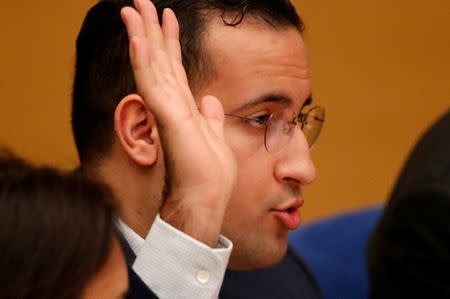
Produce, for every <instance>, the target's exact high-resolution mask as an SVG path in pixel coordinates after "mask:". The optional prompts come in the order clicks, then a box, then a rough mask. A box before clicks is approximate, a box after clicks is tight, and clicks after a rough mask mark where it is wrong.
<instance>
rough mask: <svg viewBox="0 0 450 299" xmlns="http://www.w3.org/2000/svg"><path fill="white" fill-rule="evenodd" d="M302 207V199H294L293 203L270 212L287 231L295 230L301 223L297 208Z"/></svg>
mask: <svg viewBox="0 0 450 299" xmlns="http://www.w3.org/2000/svg"><path fill="white" fill-rule="evenodd" d="M302 205H303V199H301V198H296V199H294V200H293V201H290V202H288V203H286V204H284V205H281V206H279V207H276V208H274V209H272V210H271V212H272V213H273V214H274V216H275V217H276V218H277V219H278V220H279V221H280V222H281V223H282V224H283V225H284V226H285V227H286V228H287V229H296V228H297V227H298V226H299V225H300V222H301V217H300V213H299V208H300V207H301V206H302Z"/></svg>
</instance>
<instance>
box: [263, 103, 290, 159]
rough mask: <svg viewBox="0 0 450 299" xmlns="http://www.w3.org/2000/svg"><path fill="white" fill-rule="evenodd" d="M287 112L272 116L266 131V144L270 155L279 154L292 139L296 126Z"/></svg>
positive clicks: (283, 111)
mask: <svg viewBox="0 0 450 299" xmlns="http://www.w3.org/2000/svg"><path fill="white" fill-rule="evenodd" d="M288 120H289V116H288V111H287V110H282V111H279V112H277V113H274V114H272V117H271V118H270V121H269V125H268V126H267V129H266V135H265V140H264V144H265V145H266V149H267V151H268V152H270V153H276V152H279V151H280V150H281V149H282V148H283V147H284V146H285V145H286V144H288V143H289V140H290V139H291V137H292V132H294V130H293V127H294V124H293V123H290V122H289V121H288Z"/></svg>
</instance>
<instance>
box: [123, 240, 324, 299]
mask: <svg viewBox="0 0 450 299" xmlns="http://www.w3.org/2000/svg"><path fill="white" fill-rule="evenodd" d="M121 243H122V249H123V251H124V255H125V259H126V261H127V265H128V276H129V292H128V294H127V297H126V298H127V299H151V298H157V297H156V295H155V294H154V293H153V292H152V291H151V290H150V289H149V288H148V287H147V286H146V285H145V284H144V282H143V281H142V280H141V279H140V278H139V277H138V276H137V274H136V273H135V272H134V271H133V269H132V268H131V266H132V264H133V262H134V259H135V255H134V253H133V251H132V250H131V248H130V247H129V245H128V244H127V243H126V241H124V239H123V238H122V240H121ZM219 298H224V299H238V298H246V299H252V298H254V299H264V298H287V299H288V298H302V299H320V298H322V297H321V294H320V290H319V288H318V286H317V284H316V281H315V280H314V278H313V277H312V275H311V274H310V272H309V270H308V269H307V268H306V266H305V265H304V263H303V262H302V261H301V260H300V258H298V256H297V255H296V254H295V253H294V252H293V251H292V250H291V249H289V250H288V252H287V254H286V256H285V257H284V258H283V260H282V261H281V263H280V264H279V265H277V266H275V267H273V268H270V269H265V270H257V271H246V272H235V271H227V272H226V273H225V278H224V282H223V285H222V289H221V290H220V294H219ZM193 299H196V298H193Z"/></svg>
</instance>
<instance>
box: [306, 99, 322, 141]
mask: <svg viewBox="0 0 450 299" xmlns="http://www.w3.org/2000/svg"><path fill="white" fill-rule="evenodd" d="M324 122H325V109H324V108H322V107H320V106H316V107H313V108H311V110H309V111H308V113H307V114H306V117H305V121H304V122H303V124H302V131H303V134H305V137H306V140H307V141H308V145H309V147H310V148H312V147H313V146H314V144H315V143H316V141H317V138H318V137H319V135H320V131H321V130H322V126H323V123H324Z"/></svg>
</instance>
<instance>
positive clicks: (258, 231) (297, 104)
mask: <svg viewBox="0 0 450 299" xmlns="http://www.w3.org/2000/svg"><path fill="white" fill-rule="evenodd" d="M205 47H206V50H207V51H208V53H209V55H211V57H212V60H213V64H214V68H215V71H216V77H215V78H214V79H213V80H212V82H211V83H209V84H207V85H206V86H204V87H203V88H201V89H200V90H197V91H196V92H195V96H196V98H197V99H199V98H201V97H202V96H204V95H214V96H216V97H218V98H219V100H220V101H221V102H222V105H223V107H224V110H225V113H228V114H233V115H237V116H241V117H249V118H255V117H259V118H260V119H266V118H267V117H266V116H267V114H270V113H273V112H275V111H278V110H280V109H287V111H288V112H289V115H291V116H292V117H293V116H294V115H297V114H298V113H299V112H300V110H301V109H302V107H303V105H304V103H305V101H306V100H307V99H308V97H309V96H310V93H311V79H310V71H309V65H308V59H307V54H306V49H305V46H304V42H303V39H302V37H301V35H300V33H299V32H298V31H297V30H296V29H295V28H293V27H290V28H285V29H274V28H273V27H270V26H269V25H268V24H265V23H263V22H262V21H258V20H256V19H253V18H249V17H247V18H245V19H244V22H243V23H242V24H240V25H239V26H237V27H230V26H226V25H224V24H223V22H222V21H221V20H220V18H219V19H218V20H216V21H211V24H210V25H209V30H208V35H207V38H206V41H205ZM265 97H266V100H267V99H268V101H262V102H261V101H258V103H256V104H251V102H254V101H255V100H256V99H262V98H265ZM264 132H265V128H264V126H261V125H258V124H257V123H255V122H246V121H243V120H241V119H239V118H234V117H229V116H227V117H226V119H225V134H226V140H227V142H228V144H229V146H230V147H231V149H232V150H233V152H234V154H235V157H236V160H237V165H238V179H237V184H236V186H235V189H234V191H233V194H232V198H231V200H230V204H229V206H228V209H227V212H226V215H225V220H224V228H223V234H224V235H225V236H226V237H228V238H230V239H231V240H232V241H233V243H234V249H233V253H232V257H231V260H230V264H229V266H230V268H232V269H249V268H262V267H268V266H270V265H273V264H275V263H277V262H278V261H279V260H280V259H281V258H282V256H283V255H284V253H285V251H286V248H287V234H288V231H289V229H292V228H294V227H297V226H298V225H299V219H298V216H296V215H298V214H297V208H298V206H299V205H301V204H302V203H303V199H302V197H301V192H300V187H301V186H302V185H306V184H309V183H310V182H312V181H313V180H314V178H315V168H314V165H313V163H312V161H311V158H310V154H309V148H308V145H307V142H306V139H305V137H304V135H303V133H302V132H301V130H300V129H299V128H296V129H295V131H294V134H293V137H292V139H291V141H290V142H289V144H287V145H286V146H285V147H284V148H283V149H282V150H281V151H279V152H276V153H269V152H267V150H266V148H265V146H264Z"/></svg>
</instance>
